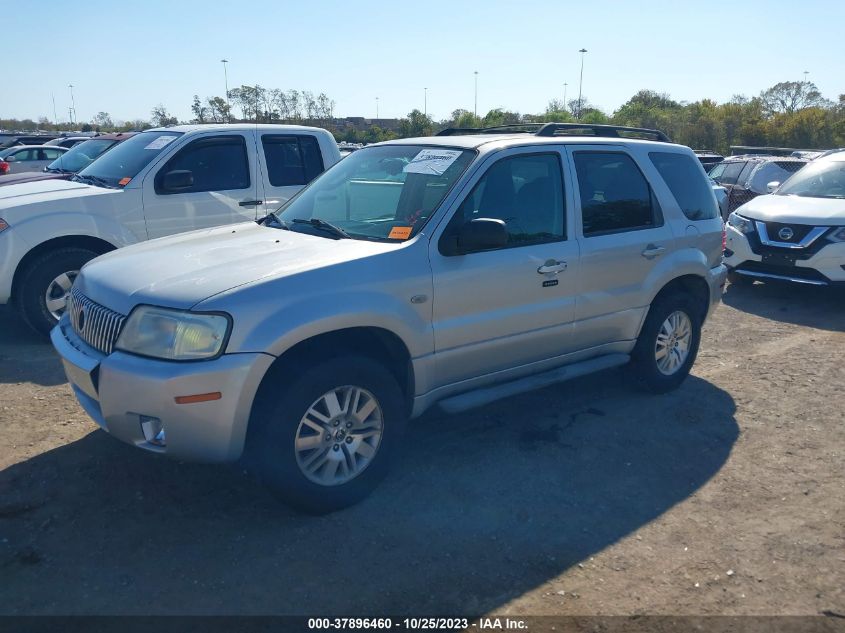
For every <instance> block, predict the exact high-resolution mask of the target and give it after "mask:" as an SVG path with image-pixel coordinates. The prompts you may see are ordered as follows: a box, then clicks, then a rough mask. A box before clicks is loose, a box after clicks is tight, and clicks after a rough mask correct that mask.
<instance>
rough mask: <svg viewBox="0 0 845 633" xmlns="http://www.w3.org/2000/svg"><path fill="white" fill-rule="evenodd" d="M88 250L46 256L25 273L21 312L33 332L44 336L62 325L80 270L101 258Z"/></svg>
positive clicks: (19, 307)
mask: <svg viewBox="0 0 845 633" xmlns="http://www.w3.org/2000/svg"><path fill="white" fill-rule="evenodd" d="M98 255H99V253H96V252H94V251H92V250H88V249H87V248H76V247H71V248H60V249H57V250H54V251H50V252H47V253H44V254H43V255H41V256H40V257H37V258H36V259H35V260H34V261H32V262H31V263H30V264H29V265H28V266H27V267H26V269H25V270H24V271H23V273H22V276H21V279H20V284H19V286H18V287H19V289H20V291H19V293H18V297H17V303H18V310H19V311H20V314H21V316H22V317H23V320H24V321H25V322H26V323H27V325H29V327H31V328H32V329H33V330H35V331H36V332H38V333H39V334H42V335H44V336H49V335H50V330H52V329H53V327H54V326H55V325H56V323H58V322H59V319H60V318H61V316H62V314H64V311H65V309H66V305H67V299H68V296H69V295H70V289H71V286H72V285H73V281H74V279H76V276H77V275H78V274H79V270H80V269H81V268H82V267H83V266H84V265H85V264H87V263H88V262H89V261H91V260H92V259H94V258H95V257H97V256H98Z"/></svg>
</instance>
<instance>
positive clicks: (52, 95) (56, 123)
mask: <svg viewBox="0 0 845 633" xmlns="http://www.w3.org/2000/svg"><path fill="white" fill-rule="evenodd" d="M50 98H51V99H52V100H53V126H54V127H55V128H56V129H57V130H58V129H59V115H58V114H57V113H56V94H55V93H53V92H51V93H50Z"/></svg>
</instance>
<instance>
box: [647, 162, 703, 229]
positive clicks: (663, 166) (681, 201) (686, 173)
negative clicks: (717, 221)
mask: <svg viewBox="0 0 845 633" xmlns="http://www.w3.org/2000/svg"><path fill="white" fill-rule="evenodd" d="M648 157H649V158H650V159H651V162H652V163H653V164H654V166H655V167H656V168H657V171H659V172H660V175H661V176H662V177H663V180H664V181H665V182H666V185H667V186H668V187H669V190H670V191H671V192H672V195H673V196H674V197H675V201H676V202H677V203H678V206H679V207H681V211H683V212H684V215H685V216H687V218H688V219H690V220H710V219H712V218H715V217H717V216H718V215H719V206H718V204H717V203H716V199H715V198H714V197H713V191H712V190H711V187H710V181H709V180H708V179H707V178H705V177H703V176H702V175H701V170H700V169H699V167H698V165H697V164H696V163H697V162H698V161H696V160H695V159H694V158H692V157H691V156H689V155H687V154H676V153H674V152H650V153H649V155H648Z"/></svg>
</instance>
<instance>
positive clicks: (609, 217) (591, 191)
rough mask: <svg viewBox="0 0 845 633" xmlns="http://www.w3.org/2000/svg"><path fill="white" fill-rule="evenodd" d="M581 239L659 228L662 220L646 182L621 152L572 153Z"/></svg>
mask: <svg viewBox="0 0 845 633" xmlns="http://www.w3.org/2000/svg"><path fill="white" fill-rule="evenodd" d="M574 159H575V171H576V173H577V175H578V190H579V191H580V194H581V220H582V223H583V229H584V236H585V237H590V236H594V235H604V234H607V233H618V232H620V231H634V230H638V229H646V228H652V227H655V226H660V225H661V224H662V223H663V218H662V216H661V215H660V211H659V209H658V208H657V204H656V201H655V200H654V196H653V195H652V192H651V187H650V186H649V184H648V181H647V180H646V179H645V176H643V174H642V172H641V171H640V169H639V167H637V164H636V163H635V162H634V160H633V159H632V158H631V157H630V156H628V155H627V154H624V153H621V152H575V153H574Z"/></svg>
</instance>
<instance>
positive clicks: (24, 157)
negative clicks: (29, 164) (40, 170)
mask: <svg viewBox="0 0 845 633" xmlns="http://www.w3.org/2000/svg"><path fill="white" fill-rule="evenodd" d="M10 156H12V157H14V159H15V160H16V161H19V162H21V161H30V160H38V150H37V149H32V148H30V149H22V150H20V151H18V152H12V153H11V154H10Z"/></svg>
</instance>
